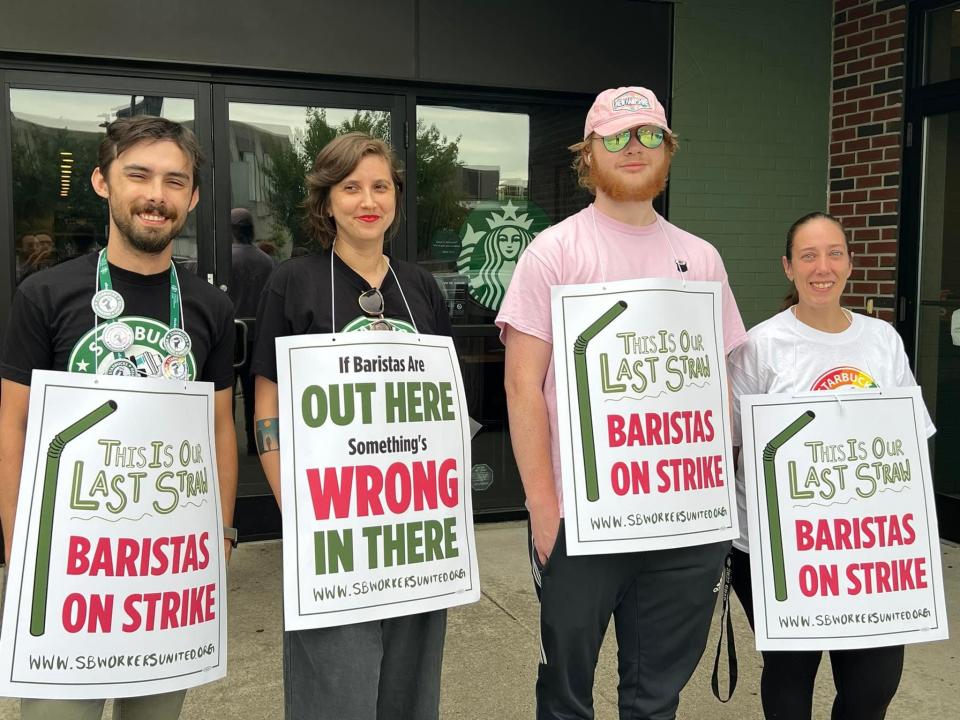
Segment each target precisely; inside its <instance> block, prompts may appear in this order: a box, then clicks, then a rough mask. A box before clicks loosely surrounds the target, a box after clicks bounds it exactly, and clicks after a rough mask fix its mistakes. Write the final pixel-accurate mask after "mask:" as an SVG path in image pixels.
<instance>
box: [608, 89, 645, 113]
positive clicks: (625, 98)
mask: <svg viewBox="0 0 960 720" xmlns="http://www.w3.org/2000/svg"><path fill="white" fill-rule="evenodd" d="M610 109H611V110H613V111H614V112H617V111H619V110H626V111H627V112H639V111H640V110H649V109H650V100H648V99H647V96H646V95H641V94H640V93H638V92H636V91H634V90H629V91H627V92H625V93H623V95H618V96H617V97H615V98H614V99H613V103H612V104H611V106H610Z"/></svg>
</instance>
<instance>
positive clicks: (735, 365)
mask: <svg viewBox="0 0 960 720" xmlns="http://www.w3.org/2000/svg"><path fill="white" fill-rule="evenodd" d="M852 319H853V322H852V323H851V325H850V327H848V328H847V329H846V330H844V331H843V332H839V333H826V332H821V331H820V330H815V329H814V328H812V327H810V326H809V325H805V324H804V323H802V322H800V321H799V320H797V318H796V316H795V315H794V314H793V311H792V309H787V310H784V311H783V312H781V313H779V314H777V315H774V316H773V317H772V318H770V319H769V320H765V321H764V322H762V323H760V324H759V325H757V326H756V327H754V328H753V329H751V330H750V332H749V334H748V337H749V339H748V340H747V342H746V343H745V344H744V345H741V346H740V347H739V348H737V349H736V350H735V351H734V352H733V353H731V355H730V356H729V357H728V358H727V368H728V370H729V372H730V387H731V388H732V389H733V444H734V446H740V445H742V439H741V434H740V433H741V430H740V428H741V426H740V397H741V396H742V395H762V394H765V393H766V394H775V393H800V392H809V391H811V390H845V389H849V390H857V389H863V388H877V387H878V388H881V389H882V388H892V387H909V386H913V385H916V384H917V381H916V380H914V378H913V373H912V372H911V371H910V365H909V363H908V362H907V354H906V352H904V349H903V341H902V340H901V339H900V336H899V335H898V334H897V332H896V330H894V329H893V326H892V325H890V324H889V323H887V322H884V321H883V320H877V319H876V318H871V317H867V316H865V315H858V314H856V313H853V314H852ZM923 412H924V415H925V419H926V424H927V436H928V437H929V436H930V435H933V433H934V432H935V428H934V427H933V423H932V422H931V420H930V415H929V413H927V411H926V408H924V411H923ZM736 480H737V511H738V512H739V515H740V539H739V540H734V541H733V545H734V547H736V548H738V549H740V550H743V551H744V552H749V545H748V541H747V496H746V490H745V489H744V488H745V485H744V478H743V460H742V459H741V460H740V462H738V463H737V472H736Z"/></svg>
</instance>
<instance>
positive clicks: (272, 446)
mask: <svg viewBox="0 0 960 720" xmlns="http://www.w3.org/2000/svg"><path fill="white" fill-rule="evenodd" d="M279 449H280V419H279V418H263V419H262V420H257V450H258V451H259V453H260V454H261V455H264V454H266V453H268V452H277V451H278V450H279Z"/></svg>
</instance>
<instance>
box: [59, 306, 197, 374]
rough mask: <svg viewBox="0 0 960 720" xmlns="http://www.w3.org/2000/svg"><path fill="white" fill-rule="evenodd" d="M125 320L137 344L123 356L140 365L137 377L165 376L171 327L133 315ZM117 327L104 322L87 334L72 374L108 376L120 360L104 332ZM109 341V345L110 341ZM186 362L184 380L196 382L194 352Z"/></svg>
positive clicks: (74, 359) (78, 346)
mask: <svg viewBox="0 0 960 720" xmlns="http://www.w3.org/2000/svg"><path fill="white" fill-rule="evenodd" d="M121 320H122V321H123V322H124V323H125V324H127V325H129V326H130V328H131V329H132V330H133V344H132V345H131V346H130V347H128V348H127V349H126V350H124V351H123V356H124V357H125V358H126V359H127V360H129V361H130V362H132V363H133V364H134V365H136V367H137V374H138V375H140V376H141V377H161V378H162V377H164V375H163V361H164V359H165V358H166V357H167V355H168V354H169V353H168V352H167V351H166V350H164V349H163V347H162V346H161V344H160V341H161V340H162V339H163V336H164V335H166V333H167V330H169V329H170V328H169V327H167V325H166V324H165V323H162V322H160V321H159V320H154V319H153V318H147V317H136V316H131V317H123V318H121ZM116 327H117V325H115V324H114V323H100V324H99V325H98V326H97V327H96V329H91V330H90V331H89V332H87V333H86V334H84V335H83V337H81V338H80V339H79V340H78V341H77V344H76V345H75V346H74V347H73V352H71V353H70V360H69V361H68V363H67V368H68V369H69V371H70V372H82V373H95V372H96V373H101V374H105V373H106V372H107V368H108V367H110V365H112V364H113V363H114V362H115V361H116V358H115V357H114V354H113V351H112V350H110V349H109V348H108V347H107V345H105V344H104V333H108V329H109V328H116ZM108 336H109V333H108ZM107 340H108V342H109V341H110V338H109V337H108V338H107ZM182 360H183V362H185V363H186V364H187V376H186V378H184V379H185V380H196V379H197V362H196V360H195V359H194V357H193V353H192V352H191V353H188V354H187V355H186V357H184V358H182Z"/></svg>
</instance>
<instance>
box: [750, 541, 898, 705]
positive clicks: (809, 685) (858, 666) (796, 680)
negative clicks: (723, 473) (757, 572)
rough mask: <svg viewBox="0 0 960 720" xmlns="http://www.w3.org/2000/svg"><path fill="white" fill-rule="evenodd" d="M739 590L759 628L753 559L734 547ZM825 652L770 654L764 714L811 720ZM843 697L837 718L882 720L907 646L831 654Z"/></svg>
mask: <svg viewBox="0 0 960 720" xmlns="http://www.w3.org/2000/svg"><path fill="white" fill-rule="evenodd" d="M733 589H734V592H736V593H737V597H738V598H739V599H740V604H741V605H743V609H744V611H745V612H746V614H747V619H748V620H749V621H750V627H751V628H752V627H753V595H752V594H751V583H750V556H749V555H748V554H747V553H745V552H743V551H741V550H737V549H736V548H734V550H733ZM822 656H823V653H822V652H821V651H819V650H813V651H770V650H767V651H764V652H763V673H762V674H761V675H760V698H761V700H762V702H763V714H764V716H765V717H767V718H771V719H772V718H775V719H776V720H810V716H811V712H812V707H811V705H812V703H813V685H814V682H815V681H816V678H817V669H818V668H819V667H820V659H821V657H822ZM830 666H831V668H832V669H833V683H834V685H835V686H836V688H837V696H836V698H835V699H834V701H833V712H832V713H831V715H830V717H831V720H882V719H883V718H884V717H886V714H887V706H888V705H889V704H890V701H891V700H893V696H894V695H895V694H896V692H897V687H898V686H899V685H900V674H901V672H902V671H903V645H894V646H892V647H881V648H869V649H865V650H831V651H830Z"/></svg>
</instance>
